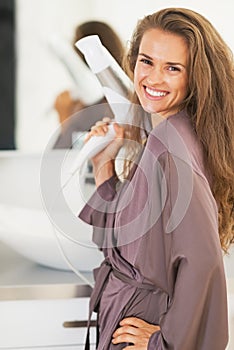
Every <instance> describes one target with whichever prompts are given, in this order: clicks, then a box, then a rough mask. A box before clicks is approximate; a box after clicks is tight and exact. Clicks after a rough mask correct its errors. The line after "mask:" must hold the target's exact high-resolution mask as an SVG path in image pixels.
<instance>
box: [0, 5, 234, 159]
mask: <svg viewBox="0 0 234 350" xmlns="http://www.w3.org/2000/svg"><path fill="white" fill-rule="evenodd" d="M164 7H187V8H191V9H193V10H196V11H198V12H200V13H201V14H203V15H204V16H206V17H207V18H208V19H209V20H210V21H211V22H212V23H213V24H214V25H215V27H216V28H217V29H218V31H219V32H220V33H221V34H222V36H223V38H224V39H225V40H226V42H227V43H228V44H229V46H230V47H231V49H232V50H234V37H233V31H232V27H233V13H234V11H233V10H234V3H233V1H232V0H223V1H218V2H214V1H211V0H208V1H203V0H196V1H195V0H194V1H193V0H177V1H175V0H163V1H162V0H158V1H155V0H147V1H141V0H135V1H128V2H127V1H126V0H118V1H117V0H86V1H83V0H50V1H47V0H0V27H1V30H0V38H1V40H0V77H1V78H0V111H1V128H0V149H19V150H22V151H27V152H30V151H32V152H35V151H36V152H37V151H41V150H43V149H44V147H45V146H46V144H47V142H48V139H49V138H50V136H51V134H53V133H54V131H55V130H56V128H58V125H59V121H58V115H57V112H56V110H55V109H54V108H53V103H54V100H55V97H56V96H57V95H58V94H59V93H60V92H61V91H63V90H65V89H69V88H70V86H71V83H72V82H71V77H70V75H69V74H68V72H67V70H66V68H65V67H64V65H63V64H62V62H61V61H60V60H59V59H58V58H57V57H56V56H55V55H54V54H53V53H52V52H51V50H50V48H49V42H50V40H51V38H52V37H53V35H55V34H56V35H57V36H58V37H61V38H63V39H64V40H67V42H69V43H71V42H72V40H73V36H74V30H75V27H76V26H77V25H78V24H80V23H82V22H84V21H89V20H101V21H104V22H106V23H107V24H110V25H111V26H112V28H113V29H114V30H116V32H117V33H118V34H119V36H120V37H121V39H122V40H123V43H124V45H126V46H127V42H128V40H129V39H130V37H131V33H132V31H133V29H134V27H135V25H136V23H137V20H138V19H139V18H142V17H143V16H144V15H146V14H149V13H151V12H154V11H157V10H158V9H160V8H164ZM214 59H215V58H214Z"/></svg>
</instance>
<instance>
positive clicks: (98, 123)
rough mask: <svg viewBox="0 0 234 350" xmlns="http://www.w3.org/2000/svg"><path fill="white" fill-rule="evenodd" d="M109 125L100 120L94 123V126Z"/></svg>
mask: <svg viewBox="0 0 234 350" xmlns="http://www.w3.org/2000/svg"><path fill="white" fill-rule="evenodd" d="M108 124H109V123H107V122H104V121H102V120H99V121H97V122H96V123H95V125H96V126H100V125H108Z"/></svg>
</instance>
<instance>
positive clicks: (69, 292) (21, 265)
mask: <svg viewBox="0 0 234 350" xmlns="http://www.w3.org/2000/svg"><path fill="white" fill-rule="evenodd" d="M81 273H82V275H83V276H84V280H83V279H82V278H81V277H79V276H78V275H76V274H75V273H74V272H73V271H62V270H56V269H52V268H49V267H45V266H42V265H39V264H37V263H34V262H32V261H31V260H28V259H26V258H24V257H23V256H21V255H19V254H18V253H16V252H15V251H14V250H12V249H11V248H10V247H8V246H7V245H5V244H4V243H2V242H1V241H0V301H3V300H5V301H6V300H32V299H67V298H68V299H69V298H75V297H89V296H90V294H91V291H92V287H91V286H92V284H93V274H92V272H91V271H87V272H81ZM85 280H87V281H89V283H88V282H86V281H85Z"/></svg>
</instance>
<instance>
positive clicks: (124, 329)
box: [113, 326, 139, 338]
mask: <svg viewBox="0 0 234 350" xmlns="http://www.w3.org/2000/svg"><path fill="white" fill-rule="evenodd" d="M124 333H128V334H132V335H137V334H138V333H139V331H138V328H136V327H132V326H122V327H119V328H118V329H116V331H115V332H114V333H113V338H115V337H118V336H119V335H121V334H124Z"/></svg>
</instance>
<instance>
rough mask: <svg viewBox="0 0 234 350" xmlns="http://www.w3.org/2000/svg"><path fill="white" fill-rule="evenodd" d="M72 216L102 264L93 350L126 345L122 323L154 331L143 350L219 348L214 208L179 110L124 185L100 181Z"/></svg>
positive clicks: (221, 328) (221, 296)
mask: <svg viewBox="0 0 234 350" xmlns="http://www.w3.org/2000/svg"><path fill="white" fill-rule="evenodd" d="M79 217H80V218H81V219H83V220H84V221H85V222H87V223H89V224H91V225H93V226H94V241H95V243H96V244H97V245H98V246H99V247H100V248H101V249H102V250H103V252H104V255H105V257H106V258H105V261H104V262H103V264H102V265H101V267H100V268H99V270H98V271H95V275H96V284H95V288H94V290H93V293H92V296H91V303H90V305H91V311H92V309H99V318H98V320H99V321H98V323H99V329H100V339H99V344H98V350H107V349H108V350H112V349H116V350H118V349H123V348H124V347H125V346H127V345H128V344H126V343H123V344H119V345H113V344H112V343H111V339H112V334H113V332H114V331H115V330H116V329H117V328H118V327H119V321H120V320H121V319H123V318H125V317H129V316H134V317H139V318H141V319H143V320H145V321H147V322H149V323H153V324H156V325H159V326H160V331H158V332H155V333H154V334H153V335H152V336H151V338H150V340H149V344H148V350H166V349H167V350H224V349H225V347H226V345H227V341H228V334H227V332H228V331H227V330H228V325H227V295H226V283H225V275H224V268H223V258H222V252H221V246H220V241H219V235H218V213H217V205H216V202H215V200H214V197H213V195H212V192H211V189H210V184H209V178H208V175H207V173H206V164H205V162H204V159H203V152H202V148H201V145H200V144H199V142H198V141H197V138H196V134H195V132H194V130H193V128H192V125H191V122H190V120H189V118H188V116H187V114H186V112H185V111H181V112H179V113H177V114H175V115H173V116H170V117H169V118H167V119H166V120H164V121H163V122H161V123H160V124H159V125H158V126H157V127H155V128H154V129H153V130H152V131H151V132H150V135H149V137H148V140H147V143H146V146H145V148H144V150H143V152H142V155H141V157H140V160H139V162H138V164H137V165H136V166H135V169H134V170H133V171H132V174H131V177H130V178H129V179H128V181H125V183H123V184H121V185H119V184H118V186H116V183H115V179H114V177H112V178H110V179H109V180H107V181H106V182H104V183H103V184H102V185H101V186H99V188H98V189H97V191H96V192H95V193H94V195H93V196H92V197H91V199H90V200H89V202H88V203H87V204H86V206H85V207H84V208H83V210H82V211H81V213H80V215H79ZM99 299H100V300H99Z"/></svg>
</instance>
